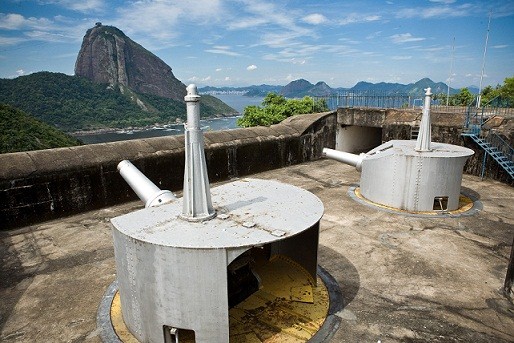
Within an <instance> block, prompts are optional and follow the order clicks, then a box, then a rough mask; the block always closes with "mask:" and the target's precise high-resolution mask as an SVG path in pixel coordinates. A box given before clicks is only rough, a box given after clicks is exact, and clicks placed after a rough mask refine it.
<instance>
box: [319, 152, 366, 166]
mask: <svg viewBox="0 0 514 343" xmlns="http://www.w3.org/2000/svg"><path fill="white" fill-rule="evenodd" d="M321 155H322V156H323V157H327V158H331V159H333V160H336V161H339V162H342V163H345V164H349V165H351V166H354V167H355V168H356V169H357V170H358V171H361V166H362V161H363V160H364V158H365V157H366V154H360V155H355V154H350V153H348V152H344V151H338V150H334V149H329V148H323V152H322V154H321Z"/></svg>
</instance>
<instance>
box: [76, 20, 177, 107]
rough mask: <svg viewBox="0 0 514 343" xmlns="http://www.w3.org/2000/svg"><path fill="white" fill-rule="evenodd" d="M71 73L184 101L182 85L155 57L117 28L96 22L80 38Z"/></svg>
mask: <svg viewBox="0 0 514 343" xmlns="http://www.w3.org/2000/svg"><path fill="white" fill-rule="evenodd" d="M75 75H77V76H83V77H86V78H88V79H90V80H92V81H93V82H96V83H108V84H111V85H113V86H118V87H120V89H121V90H123V88H124V87H126V88H129V89H130V90H132V91H134V92H136V93H143V94H153V95H158V96H162V97H166V98H170V99H174V100H178V101H184V96H185V94H186V86H185V85H184V84H183V83H182V82H180V81H179V80H178V79H177V78H176V77H175V76H174V75H173V72H172V70H171V68H170V67H169V66H168V65H167V64H166V63H164V62H163V61H162V60H161V59H160V58H159V57H157V56H155V55H154V54H152V53H151V52H150V51H148V50H146V49H145V48H143V47H142V46H141V45H139V44H137V43H136V42H134V41H133V40H132V39H130V38H129V37H127V36H126V35H125V34H124V33H123V32H122V31H121V30H120V29H118V28H116V27H114V26H106V25H102V24H101V23H96V24H95V26H94V27H93V28H91V29H89V30H87V32H86V35H85V36H84V39H83V41H82V46H81V48H80V51H79V54H78V57H77V61H76V63H75Z"/></svg>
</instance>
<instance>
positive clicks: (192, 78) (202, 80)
mask: <svg viewBox="0 0 514 343" xmlns="http://www.w3.org/2000/svg"><path fill="white" fill-rule="evenodd" d="M210 80H211V77H210V76H207V77H203V78H202V77H198V76H193V77H190V78H189V79H187V81H190V82H207V81H210Z"/></svg>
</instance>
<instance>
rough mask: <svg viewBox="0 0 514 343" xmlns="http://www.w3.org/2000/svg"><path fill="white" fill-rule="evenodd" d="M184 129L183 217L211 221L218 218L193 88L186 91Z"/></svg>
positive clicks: (198, 103) (197, 102) (198, 104)
mask: <svg viewBox="0 0 514 343" xmlns="http://www.w3.org/2000/svg"><path fill="white" fill-rule="evenodd" d="M184 100H185V101H186V104H187V124H186V125H185V142H186V146H185V150H186V161H185V170H184V197H183V207H182V215H181V217H182V218H184V219H186V220H189V221H202V220H207V219H211V218H213V217H214V216H215V215H216V212H215V211H214V208H213V206H212V201H211V190H210V186H209V177H208V175H207V163H206V161H205V151H204V140H203V133H202V130H201V129H200V96H199V95H198V91H197V89H196V86H195V85H194V84H191V85H189V86H188V87H187V95H186V96H185V98H184Z"/></svg>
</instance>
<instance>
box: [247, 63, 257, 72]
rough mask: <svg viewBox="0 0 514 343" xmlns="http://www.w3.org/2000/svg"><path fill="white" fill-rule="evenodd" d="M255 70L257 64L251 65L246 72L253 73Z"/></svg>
mask: <svg viewBox="0 0 514 343" xmlns="http://www.w3.org/2000/svg"><path fill="white" fill-rule="evenodd" d="M255 69H257V66H256V65H255V64H252V65H249V66H248V67H246V70H249V71H252V70H255Z"/></svg>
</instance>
